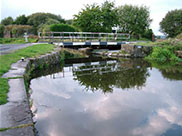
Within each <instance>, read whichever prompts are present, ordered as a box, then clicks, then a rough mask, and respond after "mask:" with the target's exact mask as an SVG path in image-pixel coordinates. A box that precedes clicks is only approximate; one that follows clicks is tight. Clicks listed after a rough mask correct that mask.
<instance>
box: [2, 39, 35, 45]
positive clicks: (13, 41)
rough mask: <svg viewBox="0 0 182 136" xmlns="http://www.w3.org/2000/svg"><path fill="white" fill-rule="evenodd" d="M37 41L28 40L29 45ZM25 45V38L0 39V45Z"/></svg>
mask: <svg viewBox="0 0 182 136" xmlns="http://www.w3.org/2000/svg"><path fill="white" fill-rule="evenodd" d="M37 40H38V39H36V38H28V42H29V43H35V42H37ZM23 43H25V38H0V44H23Z"/></svg>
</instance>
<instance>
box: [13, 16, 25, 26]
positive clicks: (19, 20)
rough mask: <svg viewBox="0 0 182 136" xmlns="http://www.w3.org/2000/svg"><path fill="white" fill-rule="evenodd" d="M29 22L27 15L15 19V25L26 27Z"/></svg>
mask: <svg viewBox="0 0 182 136" xmlns="http://www.w3.org/2000/svg"><path fill="white" fill-rule="evenodd" d="M27 21H28V19H27V17H26V16H25V15H21V16H19V17H17V18H16V19H15V24H17V25H26V24H27Z"/></svg>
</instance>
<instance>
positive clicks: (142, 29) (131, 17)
mask: <svg viewBox="0 0 182 136" xmlns="http://www.w3.org/2000/svg"><path fill="white" fill-rule="evenodd" d="M117 10H118V22H119V23H118V25H119V27H120V31H121V32H124V33H129V34H131V35H134V36H135V37H136V38H137V39H139V38H140V36H141V35H143V34H144V33H149V35H151V34H150V33H153V32H152V31H151V30H149V25H150V23H151V22H152V20H151V19H150V12H149V9H148V8H147V7H146V6H141V7H138V6H132V5H124V6H120V7H118V9H117ZM147 38H148V37H147ZM149 39H151V37H149Z"/></svg>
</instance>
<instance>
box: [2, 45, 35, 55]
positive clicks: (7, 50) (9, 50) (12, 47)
mask: <svg viewBox="0 0 182 136" xmlns="http://www.w3.org/2000/svg"><path fill="white" fill-rule="evenodd" d="M35 44H37V43H27V44H0V55H3V54H9V53H12V52H14V51H16V50H18V49H22V48H25V47H28V46H32V45H35Z"/></svg>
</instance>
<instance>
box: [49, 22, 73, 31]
mask: <svg viewBox="0 0 182 136" xmlns="http://www.w3.org/2000/svg"><path fill="white" fill-rule="evenodd" d="M50 30H51V31H53V32H75V31H76V30H75V28H74V27H72V26H70V25H68V24H52V25H50Z"/></svg>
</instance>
